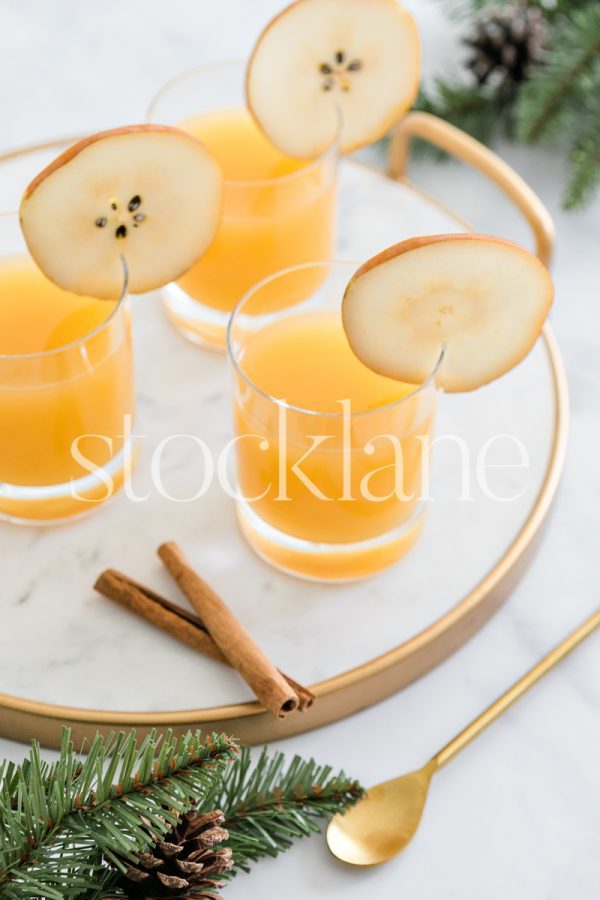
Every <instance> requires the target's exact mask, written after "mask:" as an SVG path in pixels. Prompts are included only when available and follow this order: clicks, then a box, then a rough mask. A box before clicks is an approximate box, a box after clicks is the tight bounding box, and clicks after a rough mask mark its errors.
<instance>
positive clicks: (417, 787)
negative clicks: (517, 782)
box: [327, 609, 600, 866]
mask: <svg viewBox="0 0 600 900" xmlns="http://www.w3.org/2000/svg"><path fill="white" fill-rule="evenodd" d="M599 625H600V609H599V610H597V611H596V612H595V613H594V615H593V616H591V618H589V619H588V620H587V621H586V622H584V623H583V625H580V626H579V628H577V629H576V630H575V631H574V632H573V633H572V634H570V635H569V636H568V637H566V638H565V639H564V641H562V642H561V643H560V644H559V645H558V646H557V647H555V648H554V650H551V651H550V653H549V654H548V655H547V656H545V657H544V658H543V659H542V660H541V661H540V662H539V663H538V664H537V665H536V666H534V668H533V669H531V670H530V671H529V672H527V673H526V674H525V675H523V677H522V678H521V679H520V680H519V681H517V683H516V684H514V685H513V686H512V687H511V688H509V690H508V691H507V692H506V693H505V694H503V695H502V696H501V697H499V698H498V699H497V700H496V701H495V702H494V703H492V705H491V706H488V708H487V709H486V710H485V711H484V712H482V713H481V715H480V716H478V717H477V718H476V719H475V720H474V721H473V722H471V724H470V725H467V727H466V728H465V729H464V730H463V731H461V732H460V734H458V735H457V736H456V737H455V738H453V740H451V741H450V743H448V744H446V746H445V747H443V748H442V749H441V750H440V751H439V753H436V754H435V756H434V757H432V759H430V760H429V762H428V763H426V764H425V765H424V766H423V768H422V769H418V770H417V771H416V772H409V774H408V775H401V776H400V778H394V779H393V780H392V781H386V782H384V784H378V785H377V786H376V787H373V788H371V789H370V790H369V792H368V793H367V795H366V797H364V799H362V800H360V801H359V802H358V803H357V804H356V806H353V807H352V809H350V810H348V811H347V812H346V813H344V814H343V815H342V814H338V815H336V816H334V817H333V819H332V820H331V822H330V823H329V828H328V829H327V843H328V845H329V849H330V850H331V852H332V853H333V855H334V856H337V858H338V859H341V860H342V861H343V862H347V863H350V864H351V865H353V866H377V865H380V864H381V863H384V862H388V861H389V860H390V859H392V858H393V857H394V856H396V855H397V854H398V853H401V852H402V850H404V848H405V847H406V845H407V844H408V843H409V841H410V840H411V839H412V838H413V837H414V835H415V832H416V830H417V828H418V827H419V822H420V821H421V815H422V813H423V807H424V806H425V801H426V799H427V792H428V790H429V782H430V781H431V776H432V775H434V774H435V772H437V771H438V769H441V768H442V766H445V765H446V763H447V762H450V760H451V759H453V757H455V756H456V754H457V753H460V751H461V750H463V749H464V747H466V746H467V744H469V743H470V742H471V741H472V740H473V738H476V737H477V735H479V734H481V732H482V731H483V730H484V728H487V726H488V725H491V723H492V722H493V721H494V720H495V719H497V718H498V716H500V715H501V714H502V713H503V712H504V711H505V710H507V709H508V707H509V706H511V705H512V704H513V703H514V702H515V700H518V699H519V697H522V696H523V694H524V693H525V692H526V691H528V690H529V688H530V687H532V686H533V685H534V684H535V683H536V682H537V681H539V680H540V678H542V677H543V676H544V675H545V674H546V673H547V672H549V671H550V669H552V668H553V667H554V666H555V665H556V664H557V663H559V662H560V661H561V659H564V657H565V656H566V655H567V654H568V653H570V652H571V650H574V649H575V647H577V645H578V644H580V643H581V641H583V639H584V638H586V637H588V635H590V634H591V633H592V632H593V631H594V630H595V629H596V628H598V626H599Z"/></svg>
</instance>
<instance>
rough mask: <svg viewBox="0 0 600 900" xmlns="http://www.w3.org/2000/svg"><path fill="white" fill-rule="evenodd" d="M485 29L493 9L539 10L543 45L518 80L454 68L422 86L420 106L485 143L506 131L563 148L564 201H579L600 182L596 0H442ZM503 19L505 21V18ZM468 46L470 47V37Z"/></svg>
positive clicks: (599, 18)
mask: <svg viewBox="0 0 600 900" xmlns="http://www.w3.org/2000/svg"><path fill="white" fill-rule="evenodd" d="M445 2H446V3H447V5H448V8H449V9H450V11H452V12H455V13H456V12H459V13H460V14H461V16H462V17H466V16H467V15H469V16H470V17H472V18H473V19H474V22H475V26H476V28H479V29H481V28H484V29H485V26H486V22H487V21H488V20H489V18H490V17H494V16H496V17H497V16H498V10H506V12H507V14H510V13H511V11H512V12H513V13H514V14H515V15H516V14H517V13H518V10H519V9H523V8H524V7H529V8H533V9H536V10H538V17H539V15H543V17H544V21H545V23H546V28H547V42H546V46H545V49H544V52H543V53H541V54H540V55H539V58H537V59H534V60H532V64H531V65H530V66H529V68H528V69H527V71H526V73H525V76H526V77H524V78H523V79H522V80H517V81H514V82H512V83H511V82H508V87H509V88H510V89H509V90H507V81H506V79H504V81H496V82H493V80H492V83H491V84H489V83H486V84H483V85H482V84H478V83H477V80H476V79H475V80H473V77H472V75H471V77H469V78H466V79H465V78H462V77H460V76H459V75H457V74H456V73H455V74H453V75H451V76H450V77H449V78H446V79H444V78H442V79H438V81H437V82H436V83H435V84H434V85H433V87H432V88H430V89H428V90H427V91H423V92H422V93H421V95H420V97H419V100H418V102H417V104H416V108H417V109H423V110H425V111H427V112H432V113H434V114H435V115H439V116H441V117H442V118H444V119H447V120H448V121H450V122H452V124H454V125H456V126H458V127H459V128H462V129H464V130H465V131H467V132H468V133H469V134H472V135H473V136H475V137H476V138H478V139H479V140H481V141H483V142H484V143H486V144H491V143H493V142H494V140H495V139H496V138H497V137H498V136H500V135H504V136H506V137H508V138H509V139H516V140H520V141H524V142H527V143H542V142H543V143H548V144H551V145H554V146H557V147H561V148H563V150H564V152H565V155H566V159H567V163H568V176H567V184H566V187H565V190H564V193H563V204H564V206H565V208H567V209H574V208H578V207H582V206H584V205H585V204H586V203H588V202H589V201H590V200H591V199H592V197H593V196H594V194H595V192H596V190H597V189H598V187H599V186H600V126H599V125H598V120H599V113H600V99H599V98H600V3H598V0H445ZM504 21H508V20H506V19H505V20H504ZM468 43H470V44H472V40H470V41H469V42H468Z"/></svg>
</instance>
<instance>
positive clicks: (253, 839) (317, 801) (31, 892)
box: [0, 730, 363, 900]
mask: <svg viewBox="0 0 600 900" xmlns="http://www.w3.org/2000/svg"><path fill="white" fill-rule="evenodd" d="M227 763H231V764H230V765H227ZM362 794H363V790H362V788H361V787H360V785H359V784H358V783H357V782H356V781H353V780H351V779H349V778H347V777H346V776H345V775H344V773H343V772H341V773H339V774H334V773H333V772H332V770H331V768H330V767H329V766H318V765H317V764H316V763H315V762H314V761H313V760H309V761H304V760H302V759H300V758H299V757H295V758H294V759H293V760H292V761H291V763H290V764H289V765H288V766H286V765H285V761H284V757H283V755H282V754H276V755H274V756H273V757H270V756H269V754H268V752H267V751H266V750H263V752H262V753H261V754H260V756H259V758H258V760H257V761H256V763H255V764H254V765H253V763H252V759H251V755H250V752H249V751H248V750H243V751H242V752H241V754H240V753H239V750H238V748H237V745H236V744H235V742H233V741H232V740H231V739H229V738H228V737H226V736H225V735H213V736H212V737H210V738H208V739H206V740H204V741H203V740H202V738H201V736H200V734H199V733H198V732H196V733H194V734H192V733H190V734H187V735H185V736H184V737H182V738H179V739H178V738H176V737H174V736H173V735H172V734H171V733H170V732H169V733H168V734H166V735H165V736H164V737H161V736H159V735H157V734H156V733H153V734H151V735H150V736H149V737H148V738H146V739H145V740H144V741H143V742H142V743H141V744H138V743H137V742H136V739H135V733H134V732H129V733H128V734H119V735H111V736H110V737H108V738H106V739H105V738H102V737H101V736H100V735H98V736H97V737H96V738H95V739H94V741H92V743H91V745H90V746H89V747H88V748H87V756H86V757H81V756H80V755H79V754H77V753H75V751H74V748H73V744H72V741H71V738H70V734H69V732H68V731H66V730H65V732H64V733H63V739H62V745H61V750H60V756H59V759H58V761H57V762H55V763H51V764H50V763H46V762H44V761H43V760H42V758H41V756H40V751H39V746H38V745H37V744H35V743H34V744H33V746H32V749H31V752H30V754H29V756H28V758H27V759H26V760H25V761H24V762H23V763H21V764H19V765H16V764H14V763H11V762H5V763H0V898H2V900H24V898H28V900H33V898H35V900H39V898H44V900H63V898H70V900H74V898H78V900H108V898H119V897H124V896H125V894H124V893H123V887H122V881H121V876H122V873H123V871H124V869H125V868H126V864H127V863H134V864H135V862H136V861H137V860H138V858H139V854H140V853H143V852H146V851H152V849H153V848H154V847H155V846H156V843H157V841H158V840H160V838H161V837H163V836H164V835H165V834H167V833H168V832H170V831H171V830H172V828H173V827H174V826H176V825H177V824H178V823H179V822H180V820H181V817H182V815H183V814H184V813H186V812H189V811H190V810H192V809H200V810H201V811H203V810H212V809H214V808H215V807H217V806H219V807H221V808H222V809H223V810H224V812H225V816H226V823H225V824H226V827H227V830H228V831H229V840H228V841H227V844H228V845H229V846H230V847H231V849H232V851H233V853H234V858H235V869H234V874H235V871H239V870H245V871H248V869H249V868H250V864H251V863H252V862H255V861H257V860H259V859H261V858H262V857H265V856H276V855H277V854H279V853H280V852H282V851H283V850H286V849H287V848H288V847H289V846H290V845H291V844H292V842H293V841H294V840H295V839H296V838H300V837H304V836H307V835H310V834H312V833H314V832H316V831H319V820H321V819H323V818H325V817H328V816H331V815H333V814H334V813H336V812H340V811H343V810H344V809H346V808H347V807H349V806H351V805H352V804H353V803H355V802H356V800H357V799H358V798H359V797H360V796H362ZM201 896H207V894H201Z"/></svg>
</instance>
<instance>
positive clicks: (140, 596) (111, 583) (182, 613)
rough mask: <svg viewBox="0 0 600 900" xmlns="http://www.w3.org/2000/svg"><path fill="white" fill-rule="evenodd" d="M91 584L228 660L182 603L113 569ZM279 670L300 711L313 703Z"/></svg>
mask: <svg viewBox="0 0 600 900" xmlns="http://www.w3.org/2000/svg"><path fill="white" fill-rule="evenodd" d="M94 588H95V590H97V591H98V592H99V593H100V594H102V595H103V596H104V597H106V598H107V599H109V600H112V601H113V602H114V603H118V604H119V606H123V607H124V608H125V609H128V610H129V611H130V612H133V613H135V614H136V615H138V616H140V617H141V618H142V619H145V620H146V621H147V622H150V623H151V624H152V625H155V626H156V627H157V628H160V630H161V631H165V632H166V633H167V634H170V635H172V636H173V637H175V638H177V639H178V640H180V641H182V642H183V643H184V644H187V645H188V646H189V647H192V648H193V649H194V650H199V651H200V652H201V653H204V654H205V655H206V656H210V657H211V658H212V659H215V660H217V661H218V662H222V663H225V664H226V665H230V663H229V660H228V659H227V658H226V657H225V655H224V654H223V653H222V652H221V650H220V649H219V648H218V646H217V645H216V643H215V642H214V640H213V639H212V637H211V635H210V633H209V631H208V629H207V628H206V625H205V624H204V622H203V621H202V620H201V619H200V618H199V617H198V616H196V615H194V614H193V613H191V612H189V611H188V610H186V609H184V608H183V607H181V606H178V605H177V604H176V603H171V601H170V600H167V599H166V597H163V596H162V595H161V594H157V593H156V591H153V590H151V589H150V588H148V587H146V586H145V585H143V584H140V583H139V582H137V581H134V580H133V579H132V578H129V577H128V576H127V575H124V574H123V573H122V572H118V571H117V570H116V569H106V570H105V571H104V572H102V574H101V575H100V576H99V578H98V579H97V581H96V583H95V585H94ZM278 671H280V670H278ZM280 674H281V675H282V677H283V678H284V679H285V680H286V681H287V682H288V684H289V686H290V688H291V689H292V691H294V692H295V693H296V694H297V696H298V708H299V709H300V711H304V710H305V709H309V708H310V707H311V706H312V705H313V703H314V700H315V697H314V694H312V693H311V692H310V691H309V690H308V688H305V687H304V686H303V685H301V684H298V682H296V681H294V679H293V678H290V677H289V675H284V674H283V672H280Z"/></svg>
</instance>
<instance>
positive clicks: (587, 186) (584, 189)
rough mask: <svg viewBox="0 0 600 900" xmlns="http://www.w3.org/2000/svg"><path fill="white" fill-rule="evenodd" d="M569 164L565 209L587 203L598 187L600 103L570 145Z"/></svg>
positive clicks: (599, 167) (599, 177)
mask: <svg viewBox="0 0 600 900" xmlns="http://www.w3.org/2000/svg"><path fill="white" fill-rule="evenodd" d="M597 96H600V95H597ZM569 164H570V175H569V180H568V182H567V186H566V188H565V191H564V194H563V205H564V207H565V209H576V208H580V207H583V206H585V205H586V204H587V203H589V202H590V200H591V199H592V198H593V196H594V194H595V193H596V191H597V190H598V188H600V104H599V108H598V110H597V112H596V114H595V115H592V116H590V120H589V122H588V123H587V127H585V128H583V129H581V130H580V132H579V134H578V136H577V138H576V140H575V142H574V144H573V146H572V147H571V151H570V153H569Z"/></svg>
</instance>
